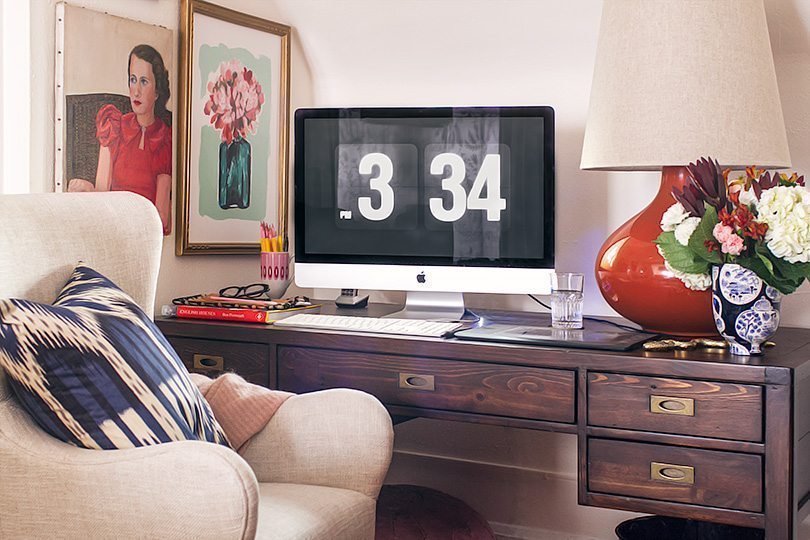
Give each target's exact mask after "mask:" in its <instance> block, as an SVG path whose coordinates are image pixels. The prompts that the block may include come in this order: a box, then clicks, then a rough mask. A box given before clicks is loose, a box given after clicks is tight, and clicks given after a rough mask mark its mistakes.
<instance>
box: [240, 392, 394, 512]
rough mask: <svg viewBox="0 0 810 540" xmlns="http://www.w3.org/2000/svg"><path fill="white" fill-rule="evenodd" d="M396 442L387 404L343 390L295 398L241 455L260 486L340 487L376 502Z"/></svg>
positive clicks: (257, 435)
mask: <svg viewBox="0 0 810 540" xmlns="http://www.w3.org/2000/svg"><path fill="white" fill-rule="evenodd" d="M393 443H394V430H393V427H392V425H391V417H390V416H389V415H388V412H387V411H386V410H385V408H384V407H383V406H382V404H381V403H380V402H379V401H377V399H376V398H375V397H374V396H371V395H369V394H366V393H365V392H359V391H357V390H348V389H344V388H341V389H335V390H323V391H320V392H313V393H310V394H301V395H297V396H292V397H290V398H289V399H287V401H285V402H284V404H282V405H281V407H279V409H278V411H277V412H276V414H275V415H274V416H273V418H271V419H270V422H268V423H267V425H266V426H265V427H264V429H263V430H262V431H260V432H259V433H258V434H256V435H255V436H254V437H253V438H252V439H250V440H249V441H248V442H247V443H246V444H245V446H244V447H243V448H242V449H241V452H240V453H241V454H242V457H243V458H245V460H246V461H247V462H248V463H249V464H250V466H251V467H252V468H253V472H255V473H256V477H257V478H258V479H259V482H284V483H295V484H313V485H320V486H329V487H338V488H344V489H351V490H354V491H358V492H360V493H363V494H365V495H367V496H369V497H372V498H375V499H376V498H377V495H378V494H379V491H380V487H381V486H382V482H383V479H384V478H385V474H386V473H387V472H388V465H389V464H390V462H391V451H392V448H393Z"/></svg>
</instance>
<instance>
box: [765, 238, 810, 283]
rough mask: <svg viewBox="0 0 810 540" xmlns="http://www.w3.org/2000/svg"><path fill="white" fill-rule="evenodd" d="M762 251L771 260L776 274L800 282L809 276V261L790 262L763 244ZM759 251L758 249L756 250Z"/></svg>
mask: <svg viewBox="0 0 810 540" xmlns="http://www.w3.org/2000/svg"><path fill="white" fill-rule="evenodd" d="M761 250H762V251H765V252H766V253H767V256H768V257H769V259H770V260H771V261H773V264H774V266H775V267H776V272H775V273H776V274H777V275H782V276H784V277H785V278H786V279H792V280H794V281H798V282H799V283H801V282H802V281H803V280H804V279H805V278H810V263H790V262H787V261H786V260H785V259H782V258H779V257H777V256H776V255H774V254H773V253H771V252H770V250H768V249H767V248H765V246H762V248H761ZM757 251H760V250H757Z"/></svg>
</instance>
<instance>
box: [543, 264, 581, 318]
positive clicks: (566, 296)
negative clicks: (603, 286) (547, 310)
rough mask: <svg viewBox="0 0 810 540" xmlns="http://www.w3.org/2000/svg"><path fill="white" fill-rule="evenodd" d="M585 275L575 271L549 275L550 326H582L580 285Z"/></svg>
mask: <svg viewBox="0 0 810 540" xmlns="http://www.w3.org/2000/svg"><path fill="white" fill-rule="evenodd" d="M584 282H585V276H584V275H582V274H578V273H575V272H555V273H554V274H552V275H551V327H552V328H582V285H583V283H584Z"/></svg>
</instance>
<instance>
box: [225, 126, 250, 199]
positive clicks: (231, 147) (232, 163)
mask: <svg viewBox="0 0 810 540" xmlns="http://www.w3.org/2000/svg"><path fill="white" fill-rule="evenodd" d="M219 206H220V208H223V209H226V208H247V207H248V206H250V143H249V142H247V141H246V140H245V139H243V138H241V137H237V138H236V139H234V140H233V142H231V143H230V144H228V143H226V142H225V141H223V142H222V143H220V145H219Z"/></svg>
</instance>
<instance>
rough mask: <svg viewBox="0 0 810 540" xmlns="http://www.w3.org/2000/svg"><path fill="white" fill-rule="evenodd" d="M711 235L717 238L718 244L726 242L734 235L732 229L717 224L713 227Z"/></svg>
mask: <svg viewBox="0 0 810 540" xmlns="http://www.w3.org/2000/svg"><path fill="white" fill-rule="evenodd" d="M712 234H713V235H714V237H715V238H717V241H718V242H720V243H723V242H725V241H727V240H728V239H729V237H730V236H731V235H732V234H734V229H732V228H731V227H729V226H728V225H723V224H722V223H718V224H717V225H715V226H714V229H713V230H712Z"/></svg>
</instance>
